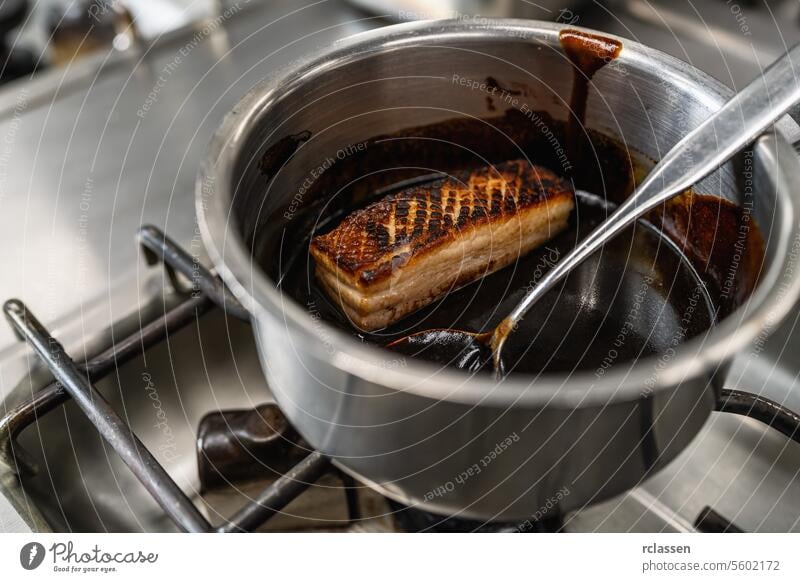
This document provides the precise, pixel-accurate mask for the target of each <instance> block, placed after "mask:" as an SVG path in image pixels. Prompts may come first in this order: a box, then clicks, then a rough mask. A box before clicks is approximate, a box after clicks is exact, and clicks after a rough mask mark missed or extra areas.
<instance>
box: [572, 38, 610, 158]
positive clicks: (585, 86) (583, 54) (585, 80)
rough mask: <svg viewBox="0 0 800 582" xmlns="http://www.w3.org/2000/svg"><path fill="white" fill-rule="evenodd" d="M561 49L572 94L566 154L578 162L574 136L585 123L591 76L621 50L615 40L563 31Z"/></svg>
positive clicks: (578, 153) (576, 135) (578, 154)
mask: <svg viewBox="0 0 800 582" xmlns="http://www.w3.org/2000/svg"><path fill="white" fill-rule="evenodd" d="M558 40H559V42H560V43H561V48H562V49H563V50H564V53H566V55H567V58H568V59H569V60H570V62H571V63H572V66H573V82H572V95H571V97H570V109H571V111H572V115H571V116H570V123H569V127H568V128H567V151H569V152H570V153H571V154H572V156H573V158H574V159H576V160H580V149H579V147H578V136H579V135H580V132H581V131H583V126H584V124H585V122H586V102H587V101H588V98H589V82H590V81H591V80H592V77H594V74H595V73H596V72H597V71H599V70H600V69H602V68H603V67H605V66H606V65H607V64H608V63H610V62H611V61H613V60H614V59H616V58H617V57H618V56H619V54H620V52H621V51H622V43H621V42H619V41H618V40H614V39H611V38H606V37H603V36H598V35H595V34H589V33H587V32H582V31H580V30H573V29H569V28H567V29H564V30H562V31H561V32H560V33H559V35H558Z"/></svg>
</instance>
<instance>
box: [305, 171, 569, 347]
mask: <svg viewBox="0 0 800 582" xmlns="http://www.w3.org/2000/svg"><path fill="white" fill-rule="evenodd" d="M573 207H574V202H573V191H572V188H571V187H570V186H569V184H568V183H567V182H566V181H565V180H563V179H561V178H559V177H558V176H557V175H556V174H554V173H553V172H551V171H550V170H547V169H545V168H542V167H539V166H535V165H532V164H530V163H529V162H527V161H524V160H514V161H509V162H503V163H501V164H497V165H495V166H487V167H482V168H479V169H477V170H473V171H470V172H461V173H458V174H454V175H452V176H450V177H447V178H443V179H440V180H436V181H434V182H430V183H427V184H423V185H420V186H415V187H412V188H409V189H407V190H403V191H401V192H398V193H396V194H391V195H389V196H387V197H386V198H384V199H382V200H379V201H377V202H375V203H373V204H371V205H370V206H367V207H366V208H364V209H363V210H358V211H356V212H353V213H352V214H350V215H349V216H347V217H346V218H345V219H344V220H343V221H342V222H341V224H339V226H337V227H336V228H335V229H333V230H332V231H331V232H329V233H327V234H324V235H320V236H317V237H314V238H313V239H312V241H311V254H312V256H313V257H314V259H315V260H316V276H317V278H318V279H319V281H320V283H321V284H322V286H323V288H324V289H325V291H326V292H327V293H328V294H329V296H330V297H331V298H332V299H333V300H334V301H335V302H336V303H337V304H338V305H339V306H340V307H341V308H342V309H343V310H344V311H345V313H346V314H347V315H348V316H349V317H350V318H351V320H352V321H353V323H354V324H355V325H357V326H359V327H360V328H362V329H365V330H368V331H372V330H375V329H378V328H381V327H385V326H387V325H389V324H391V323H394V322H395V321H397V320H399V319H401V318H402V317H404V316H405V315H407V314H409V313H411V312H413V311H416V310H417V309H420V308H422V307H424V306H425V305H428V304H429V303H431V302H433V301H434V300H436V299H437V298H438V297H440V296H441V295H443V294H445V293H447V292H449V291H450V290H453V289H456V288H458V287H460V286H462V285H465V284H467V283H469V282H471V281H473V280H475V279H477V278H480V277H482V276H484V275H487V274H489V273H492V272H494V271H496V270H498V269H501V268H502V267H505V266H506V265H508V264H510V263H511V262H513V261H514V260H516V259H517V258H518V257H519V256H521V255H523V254H525V253H527V252H529V251H530V250H532V249H534V248H536V247H537V246H539V245H541V244H542V243H544V242H546V241H547V240H549V239H550V238H552V237H553V236H555V235H556V234H558V233H559V232H560V231H561V230H563V229H564V228H565V227H566V225H567V220H568V218H569V213H570V211H571V210H572V209H573Z"/></svg>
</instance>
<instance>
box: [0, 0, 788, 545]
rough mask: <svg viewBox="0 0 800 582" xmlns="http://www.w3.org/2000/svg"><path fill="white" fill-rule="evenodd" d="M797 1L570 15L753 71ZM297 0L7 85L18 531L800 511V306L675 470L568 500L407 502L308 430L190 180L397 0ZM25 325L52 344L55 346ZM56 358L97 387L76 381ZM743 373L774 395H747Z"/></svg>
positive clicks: (9, 506)
mask: <svg viewBox="0 0 800 582" xmlns="http://www.w3.org/2000/svg"><path fill="white" fill-rule="evenodd" d="M796 7H797V5H796V4H795V3H793V2H786V3H769V4H768V5H766V4H765V5H763V6H758V7H756V6H753V5H751V4H750V3H747V4H746V5H745V3H742V6H738V5H736V8H735V9H734V8H733V3H731V2H725V1H723V0H719V1H707V2H702V3H691V4H690V3H686V4H685V5H684V4H683V3H667V2H664V3H659V2H651V3H641V2H608V3H599V2H596V3H594V4H588V3H581V8H578V7H575V8H573V9H569V11H568V12H565V11H564V10H561V11H559V12H558V13H554V14H553V15H552V18H553V19H562V20H564V19H569V22H571V23H572V24H576V25H584V26H587V27H592V28H597V29H600V30H605V31H607V32H609V33H613V34H618V35H620V36H623V37H628V38H633V39H636V40H639V41H642V42H645V43H646V44H648V45H650V46H653V47H655V48H659V49H661V50H664V51H666V52H670V53H672V54H675V55H676V56H678V57H680V58H683V59H684V60H687V61H688V62H690V63H692V64H694V65H696V66H698V67H699V68H701V69H704V70H705V71H707V72H709V73H711V74H712V75H715V76H717V77H718V78H720V79H721V80H722V81H723V82H726V83H727V84H729V85H731V86H733V87H736V86H740V85H743V84H744V83H746V82H747V81H748V80H750V78H752V77H753V76H754V75H755V74H757V73H758V72H759V71H760V69H761V68H762V67H763V66H765V65H766V64H767V63H769V62H771V60H773V58H774V57H775V56H777V55H778V54H779V53H780V51H781V50H783V49H784V48H785V46H784V43H785V45H786V46H789V45H791V44H793V43H795V42H797V41H798V40H800V20H798V13H797V11H796V10H794V9H795V8H796ZM293 10H294V6H293V5H292V4H291V3H289V2H270V3H264V4H260V3H256V2H243V3H241V4H235V3H231V4H230V5H227V8H225V9H224V12H221V16H220V18H219V19H218V20H212V22H216V23H217V24H216V25H214V26H211V25H210V24H208V23H207V22H206V23H205V24H204V23H198V24H196V25H193V26H190V27H187V28H185V29H182V30H181V31H178V32H176V33H170V35H168V36H165V37H162V38H161V39H159V40H158V41H156V42H154V43H153V44H152V45H149V46H147V47H145V48H142V49H136V50H141V51H143V52H141V53H137V52H125V53H120V54H116V53H114V54H112V53H109V54H108V55H105V56H104V57H103V58H98V59H92V60H89V61H86V62H83V63H80V64H76V65H75V66H74V67H70V68H69V69H67V70H65V71H51V72H48V73H44V74H41V75H40V76H39V77H37V78H35V79H34V80H32V81H28V82H17V83H15V84H13V85H9V87H8V88H7V89H6V90H5V91H4V93H2V94H0V115H2V117H3V120H2V123H3V125H4V132H5V134H6V136H9V137H10V139H7V140H6V145H5V151H4V153H3V156H2V157H0V162H2V164H0V175H2V178H3V179H2V184H3V188H2V191H0V205H1V206H2V208H3V212H2V216H3V229H2V232H3V233H4V236H5V240H6V244H5V245H3V248H4V249H5V250H4V251H3V252H4V253H6V254H5V255H4V256H3V263H4V265H6V277H5V278H4V279H3V280H2V282H0V291H1V292H2V294H1V295H2V298H3V299H11V298H17V299H18V300H19V301H18V302H12V303H7V304H6V313H7V315H8V316H9V319H10V320H11V324H10V325H8V326H6V327H2V326H0V398H2V405H0V417H2V418H0V467H1V468H0V493H1V495H0V531H31V530H33V531H98V532H105V531H108V532H116V531H147V532H156V531H173V530H178V529H192V528H194V529H220V530H223V531H238V530H248V531H250V530H256V531H263V530H270V531H519V532H536V531H568V532H573V531H640V532H654V531H656V532H661V531H738V530H743V531H776V532H783V531H800V517H799V516H798V512H797V508H798V507H800V487H798V484H797V474H798V471H800V448H799V447H798V446H797V444H796V443H795V442H793V440H792V439H793V438H794V439H797V437H798V435H797V434H796V433H795V432H794V431H795V429H796V428H797V426H798V424H799V423H800V419H798V417H797V416H796V415H794V414H793V413H791V412H790V411H791V410H800V389H799V388H798V386H797V380H796V377H797V373H798V372H797V371H798V370H800V361H796V360H795V358H796V356H794V355H793V354H795V353H797V350H795V349H793V347H794V346H795V344H796V343H797V342H798V338H797V337H796V336H797V334H795V333H794V327H795V322H796V317H797V312H796V313H795V314H794V315H793V316H792V317H791V318H789V320H788V321H786V322H785V323H784V324H783V326H782V327H781V328H780V329H778V330H777V332H776V333H774V334H773V336H771V337H770V339H769V340H768V341H767V342H766V343H765V344H763V345H759V346H754V347H753V349H752V350H750V351H749V352H746V353H742V354H741V355H740V357H739V358H738V359H736V360H735V361H734V363H733V365H732V366H731V369H730V370H729V371H728V375H727V380H726V389H727V391H726V399H725V400H724V402H725V411H720V412H716V413H714V414H713V415H712V417H711V418H710V419H709V421H708V422H707V424H706V426H705V427H704V429H703V431H702V432H701V433H700V434H699V435H698V437H697V438H696V439H695V440H694V441H693V442H692V444H691V445H690V446H689V447H688V448H687V449H686V450H685V451H684V452H683V453H682V454H681V455H680V456H679V457H678V458H677V459H675V460H674V461H673V462H672V463H671V464H670V465H669V466H668V467H667V468H665V469H664V470H663V471H661V472H659V473H658V474H656V475H654V476H653V477H651V478H649V479H648V480H647V481H646V482H644V483H642V484H641V485H640V486H639V487H637V488H635V489H633V490H631V491H629V492H627V493H626V494H624V495H621V496H619V497H617V498H615V499H612V500H609V501H606V502H603V503H600V504H596V505H592V506H589V507H585V508H583V509H580V510H578V511H575V512H573V513H570V514H568V515H565V516H560V517H558V518H557V519H556V518H547V519H544V520H540V521H529V522H526V523H515V524H505V523H503V524H496V523H481V522H472V521H466V520H462V519H458V518H448V517H443V516H436V515H433V514H430V513H426V512H424V511H421V510H419V509H417V508H413V507H406V506H403V505H400V504H398V503H396V502H394V501H390V500H387V499H385V498H384V497H382V496H381V495H379V494H378V493H376V492H374V491H373V490H372V489H370V488H369V487H367V486H365V485H362V484H360V483H358V482H355V481H353V480H352V479H351V478H350V477H348V476H347V475H345V474H343V473H342V472H341V471H339V470H338V469H337V468H336V467H335V466H334V465H332V464H331V463H330V461H329V460H328V459H326V458H325V457H324V456H322V455H320V454H319V453H318V452H315V451H313V450H311V449H310V448H309V447H308V445H307V444H306V443H304V442H303V440H302V438H300V437H299V436H298V435H296V434H294V433H293V431H292V429H291V427H289V426H288V425H287V423H286V422H285V419H284V418H283V416H282V414H281V413H280V410H279V409H278V408H277V406H275V404H274V401H273V399H272V397H271V395H270V391H269V387H268V386H267V385H266V383H265V380H264V377H263V374H262V371H261V367H260V364H259V361H258V357H257V354H256V349H255V346H254V343H253V339H252V337H253V336H252V332H251V330H250V328H249V323H248V322H247V321H243V320H242V317H241V315H242V314H241V312H240V310H239V309H238V308H237V306H236V304H235V302H232V300H231V298H230V297H228V296H227V295H225V293H224V291H223V290H222V289H221V287H220V284H219V282H218V280H217V279H216V278H215V277H214V276H213V275H212V274H211V273H207V272H205V271H204V269H203V268H202V266H201V265H202V264H203V263H204V262H205V261H206V256H205V254H204V251H203V248H202V243H201V241H200V235H199V233H198V232H197V228H196V223H195V221H194V206H193V193H194V176H195V172H196V168H197V164H198V163H199V160H200V159H201V156H202V154H203V151H204V147H205V144H206V143H207V141H208V139H209V137H210V135H211V133H212V132H213V130H214V129H215V128H216V126H217V125H218V123H219V121H220V118H221V116H222V115H223V114H224V112H226V111H228V110H229V109H230V107H231V106H232V105H233V104H234V103H235V102H236V101H237V100H238V99H239V98H240V97H241V96H242V95H243V94H244V93H245V91H246V90H247V89H248V88H249V87H250V86H251V85H252V84H253V83H254V82H255V81H257V80H259V79H260V78H262V77H264V76H267V75H272V74H275V71H278V70H280V69H281V68H282V67H285V66H286V65H287V64H288V63H290V62H292V61H293V60H294V59H296V58H299V57H300V56H301V55H303V54H306V53H308V52H309V51H311V50H313V49H314V48H316V47H319V46H324V45H327V44H329V43H331V42H335V40H336V39H338V38H341V37H343V36H346V35H348V34H352V33H354V32H358V31H362V30H366V29H369V28H373V27H377V26H382V25H385V24H387V23H389V22H391V20H393V19H394V18H395V17H396V16H397V15H395V14H392V13H391V12H387V13H385V14H380V15H376V14H370V13H365V12H361V11H360V10H358V9H356V8H353V7H351V6H350V5H348V4H344V3H338V2H333V1H331V2H325V3H322V4H319V5H314V6H312V7H309V8H306V9H303V10H300V11H299V12H294V13H293V12H292V11H293ZM712 23H713V24H712ZM744 26H746V27H747V31H744V30H743V27H744ZM776 31H779V32H780V34H777V33H776ZM745 32H748V33H749V34H745ZM756 47H757V48H756ZM176 55H180V56H181V58H180V60H179V61H176V60H175V58H176ZM176 152H179V155H176ZM54 161H55V163H54ZM10 192H14V193H15V195H13V196H12V195H10V194H9V193H10ZM142 223H154V224H158V225H159V226H160V227H161V228H163V230H164V231H165V232H167V233H168V234H169V235H170V236H171V237H172V238H173V239H174V240H175V241H176V242H172V241H171V240H170V239H168V238H165V237H164V236H163V234H162V232H161V231H160V230H159V229H154V228H152V227H148V228H140V227H139V225H140V224H142ZM137 232H138V233H139V244H134V242H132V241H133V238H134V234H135V233H137ZM141 249H144V250H145V258H146V259H148V260H147V261H144V260H141V259H140V257H139V251H140V250H141ZM165 266H166V268H165ZM198 271H200V272H201V273H202V276H201V277H199V278H198V277H197V273H198ZM187 277H188V279H191V280H192V281H195V285H196V286H195V287H187V280H188V279H187ZM198 280H199V281H200V283H201V284H200V285H199V286H197V283H196V282H197V281H198ZM33 314H35V315H36V316H37V317H39V319H40V320H41V321H42V322H43V325H37V322H36V321H35V319H34V318H33ZM14 329H16V331H17V332H21V333H23V334H28V338H29V339H31V338H34V339H35V338H36V337H38V338H39V339H40V340H41V341H43V342H44V343H43V345H44V346H47V349H45V350H44V352H45V353H46V354H49V356H50V361H46V360H43V359H41V358H39V357H38V356H37V355H36V354H35V353H34V352H33V351H32V350H31V349H30V348H29V347H27V346H26V344H24V343H21V342H19V341H18V340H17V339H16V338H15V336H14ZM50 334H52V336H55V337H57V338H58V340H59V342H60V344H61V345H63V348H64V350H63V352H60V351H57V350H56V349H54V346H55V343H54V342H53V341H52V340H51V338H50ZM54 354H58V357H55V356H54ZM70 361H72V362H74V368H72V371H73V372H76V371H77V374H73V375H72V376H70V375H69V374H68V373H69V371H70V369H71V365H70ZM54 369H55V370H56V371H57V372H59V373H62V374H67V375H66V376H64V378H63V379H62V380H61V383H62V384H68V383H69V382H71V381H75V383H76V385H75V386H69V387H70V388H71V389H77V390H86V392H85V395H86V396H87V398H86V399H80V398H79V399H77V401H76V399H73V398H69V397H68V396H67V392H68V391H65V389H64V387H63V386H61V385H59V384H58V383H54V381H53V375H52V370H54ZM86 377H88V378H89V379H90V380H91V384H89V383H87V382H85V381H84V382H82V381H80V380H81V379H85V378H86ZM70 378H72V380H70ZM737 388H741V389H743V390H745V389H746V390H747V391H748V392H752V393H756V394H760V395H762V396H763V397H764V398H765V399H768V401H764V402H756V403H753V402H752V401H750V402H746V403H741V402H738V401H737V398H738V397H739V394H738V393H737V392H736V390H737ZM94 389H96V390H97V391H98V392H99V393H100V394H102V395H103V397H104V399H105V401H107V403H108V407H107V408H102V407H100V408H97V407H96V404H97V402H98V401H99V399H96V398H93V397H92V395H93V392H91V390H94ZM71 391H72V390H69V392H71ZM79 393H80V392H79ZM771 403H777V404H778V405H779V406H773V404H771ZM753 404H755V406H754V405H753ZM745 412H746V413H749V416H747V415H745V414H743V413H745ZM87 413H88V415H87ZM90 417H94V419H95V421H97V423H98V424H99V426H100V427H101V430H98V429H97V427H96V426H95V424H93V423H92V422H91V421H90ZM117 421H119V422H117ZM768 425H770V426H768ZM132 435H136V437H138V439H140V440H141V445H143V446H144V447H141V445H139V444H138V443H137V441H136V440H135V438H134V437H133V436H132ZM104 437H105V438H104ZM145 449H146V450H145ZM146 451H149V453H147V452H146ZM150 455H151V456H150ZM142 483H145V485H143V484H142ZM159 501H160V503H159ZM165 506H168V507H171V508H172V509H171V510H170V511H165V510H164V507H165ZM176 508H177V509H176ZM187 524H188V527H187Z"/></svg>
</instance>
